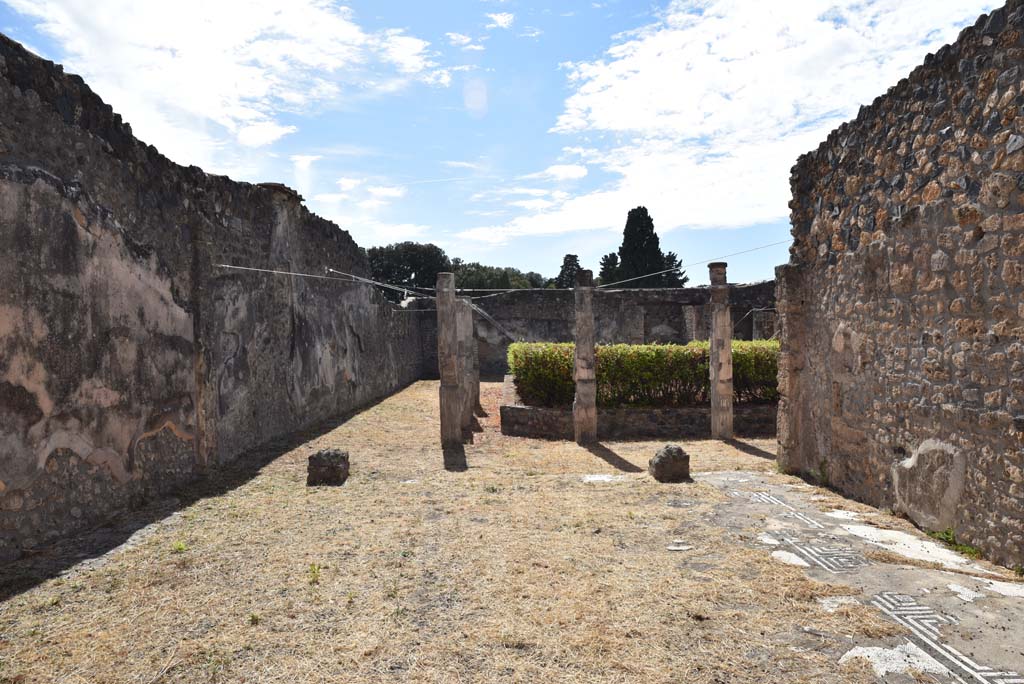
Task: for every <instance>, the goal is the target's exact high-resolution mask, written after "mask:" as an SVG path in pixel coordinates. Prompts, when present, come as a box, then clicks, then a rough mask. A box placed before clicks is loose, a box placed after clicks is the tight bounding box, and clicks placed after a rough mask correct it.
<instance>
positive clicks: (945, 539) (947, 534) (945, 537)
mask: <svg viewBox="0 0 1024 684" xmlns="http://www.w3.org/2000/svg"><path fill="white" fill-rule="evenodd" d="M928 536H929V537H931V538H932V539H936V540H938V541H940V542H942V543H943V544H945V545H946V546H948V547H949V548H951V549H952V550H954V551H956V552H957V553H959V554H962V555H964V556H967V557H968V558H974V559H975V560H977V559H978V558H981V550H980V549H977V548H975V547H973V546H971V545H970V544H961V543H959V542H957V540H956V532H955V531H954V530H953V528H952V527H947V528H946V529H944V530H942V531H941V532H929V533H928Z"/></svg>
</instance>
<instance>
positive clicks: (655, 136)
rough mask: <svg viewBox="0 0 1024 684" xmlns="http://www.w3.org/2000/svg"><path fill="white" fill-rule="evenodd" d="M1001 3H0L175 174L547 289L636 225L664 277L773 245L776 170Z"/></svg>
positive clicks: (777, 226)
mask: <svg viewBox="0 0 1024 684" xmlns="http://www.w3.org/2000/svg"><path fill="white" fill-rule="evenodd" d="M999 4H1001V3H995V2H983V1H978V0H874V1H870V0H855V1H854V0H849V1H845V2H844V1H832V0H821V1H819V0H803V1H787V2H763V1H757V0H691V1H684V0H657V1H654V2H643V1H640V0H606V1H603V2H591V1H580V2H577V1H575V0H565V1H562V2H558V3H540V2H527V1H525V0H451V1H449V0H446V1H445V2H421V1H412V0H373V1H372V2H371V1H369V0H365V1H364V0H354V1H352V2H348V3H344V4H342V3H338V2H332V1H328V0H290V1H289V2H287V3H282V2H279V1H277V0H273V1H272V0H247V1H245V2H243V1H242V0H217V1H216V2H210V1H208V0H207V1H205V2H200V1H199V0H181V1H180V2H175V3H157V2H138V1H132V0H0V30H2V31H3V32H4V33H6V34H7V35H9V36H11V37H12V38H14V39H16V40H19V41H21V42H23V43H25V44H26V45H27V46H28V47H29V48H30V49H32V50H34V51H36V52H38V53H39V54H41V55H43V56H45V57H47V58H48V59H52V60H54V61H57V62H61V63H63V64H64V65H65V67H66V68H67V70H68V71H71V72H73V73H78V74H81V75H82V76H83V77H84V78H85V79H86V81H87V82H88V83H89V84H90V85H91V86H92V87H93V89H94V90H95V91H96V92H97V93H99V94H100V96H101V97H103V98H104V99H105V100H106V101H107V102H109V103H110V104H111V105H112V106H113V107H114V108H115V110H117V111H118V112H120V113H121V114H122V115H123V116H124V117H125V118H126V119H127V120H128V121H129V122H130V123H131V124H132V126H133V129H134V131H135V133H136V135H137V136H139V137H140V138H141V139H143V140H145V141H146V142H149V143H152V144H154V145H156V147H157V148H159V149H160V150H161V151H162V152H163V153H164V154H166V155H168V156H169V157H171V158H172V159H174V160H175V161H177V162H179V163H182V164H196V165H198V166H201V167H202V168H204V169H205V170H206V171H208V172H211V173H223V174H227V175H230V176H232V177H233V178H236V179H239V180H247V181H253V182H259V181H277V182H284V183H286V184H288V185H290V186H292V187H296V188H297V189H298V190H299V191H300V192H301V193H302V194H303V196H304V197H305V198H306V203H307V205H308V206H309V207H310V209H312V210H313V211H315V212H316V213H318V214H320V215H322V216H325V217H327V218H329V219H332V220H334V221H335V222H337V223H338V224H339V225H341V226H342V227H343V228H345V229H346V230H349V231H350V232H351V233H352V234H353V237H355V239H356V240H357V241H358V242H359V243H360V244H361V245H363V246H372V245H377V244H387V243H389V242H394V241H398V240H416V241H422V242H434V243H436V244H439V245H441V246H442V247H444V248H445V250H447V252H448V253H449V254H450V255H451V256H459V257H462V258H463V259H467V260H476V261H482V262H484V263H489V264H493V265H502V266H504V265H511V266H516V267H517V268H520V269H522V270H532V271H539V272H541V273H544V274H545V275H554V274H555V273H556V272H557V270H558V266H559V264H560V263H561V260H562V256H563V255H564V254H566V253H575V254H578V255H579V256H580V258H581V260H582V262H583V263H584V265H585V266H588V267H591V268H594V269H595V270H596V269H597V262H598V259H599V258H600V256H601V255H602V254H605V253H607V252H611V251H615V249H617V247H618V245H619V242H620V240H621V232H622V227H623V224H624V223H625V218H626V214H627V212H628V211H629V209H631V208H632V207H634V206H637V205H645V206H647V207H648V209H649V210H650V212H651V215H652V216H653V218H654V222H655V227H656V228H657V230H658V233H659V234H660V235H661V239H662V245H663V248H664V249H666V250H673V251H675V252H677V253H678V254H679V255H680V257H681V259H682V260H683V262H684V263H691V262H699V261H703V260H706V259H711V258H715V257H719V256H721V255H725V254H729V253H732V252H738V251H741V250H745V249H751V248H754V247H758V246H760V245H764V244H767V243H773V242H779V241H784V240H786V239H787V238H788V237H789V226H788V219H787V217H788V208H787V202H788V200H789V187H788V183H789V169H790V167H791V166H792V164H793V163H794V162H795V160H796V157H797V156H798V155H799V154H801V153H803V152H806V151H809V150H811V149H813V148H814V147H816V146H817V144H818V143H819V142H820V141H821V140H823V139H824V138H825V136H826V135H827V134H828V132H829V131H830V130H831V129H833V128H835V127H836V126H837V125H839V124H840V123H842V122H843V121H845V120H847V119H849V118H852V117H853V116H855V115H856V112H857V109H858V107H859V106H860V105H861V104H865V103H868V102H870V101H871V100H872V99H873V98H874V97H875V96H876V95H879V94H881V93H883V92H884V91H885V90H886V88H888V87H889V86H890V85H892V84H894V83H896V81H898V80H899V79H900V78H902V77H903V76H905V75H906V74H907V73H908V72H909V71H910V70H911V69H912V68H913V67H914V66H916V65H917V64H919V63H920V62H921V61H922V60H923V58H924V55H925V54H926V53H928V52H933V51H935V50H936V49H938V47H941V45H943V44H944V43H947V42H950V41H952V40H954V39H955V38H956V35H957V33H958V32H959V30H960V29H961V28H962V27H963V26H966V25H968V24H972V23H973V22H974V20H975V19H976V17H977V16H978V15H979V14H981V13H983V12H986V11H990V10H991V9H993V8H994V7H996V6H998V5H999ZM787 258H788V253H787V246H786V245H779V246H776V247H772V248H769V249H764V250H761V251H756V252H752V253H750V254H746V255H742V256H737V257H731V258H729V259H728V261H729V263H730V280H732V281H735V282H743V281H752V280H760V279H765V278H770V277H772V276H773V269H774V266H775V265H777V264H780V263H783V262H785V261H786V260H787ZM325 266H330V264H325ZM688 272H689V275H690V276H691V279H692V282H694V283H703V282H707V269H706V267H704V266H702V265H701V266H695V267H692V268H690V269H689V271H688Z"/></svg>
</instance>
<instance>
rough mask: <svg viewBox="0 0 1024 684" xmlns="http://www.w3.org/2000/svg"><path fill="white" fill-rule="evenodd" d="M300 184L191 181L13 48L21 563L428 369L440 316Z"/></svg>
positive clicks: (6, 158)
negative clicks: (385, 282) (382, 283)
mask: <svg viewBox="0 0 1024 684" xmlns="http://www.w3.org/2000/svg"><path fill="white" fill-rule="evenodd" d="M220 263H230V264H237V265H243V266H249V267H257V268H270V269H278V270H288V271H296V272H303V273H315V274H322V273H323V272H324V265H325V264H326V263H330V264H331V265H332V266H333V267H335V268H338V269H340V270H345V271H347V272H351V273H357V274H365V273H367V272H368V268H367V264H366V263H365V259H364V257H363V256H362V254H361V253H360V251H359V249H358V247H357V246H356V244H355V243H354V242H353V241H352V239H351V238H350V237H349V235H348V233H346V232H344V231H341V230H339V229H338V228H337V226H334V225H333V224H330V223H328V222H326V221H324V220H322V219H320V218H318V217H316V216H313V215H312V214H310V213H309V212H308V211H306V209H305V208H303V207H302V205H301V202H300V199H299V198H298V196H297V195H295V194H294V193H293V192H291V191H289V190H287V189H286V188H283V187H282V186H254V185H249V184H246V183H236V182H232V181H231V180H229V179H227V178H224V177H218V176H209V175H206V174H204V173H203V172H202V171H201V170H200V169H198V168H195V167H190V168H183V167H180V166H177V165H175V164H173V163H171V162H170V161H168V160H167V159H166V158H164V157H163V156H161V155H160V154H159V153H158V152H157V151H156V149H154V148H153V147H151V146H147V145H145V144H143V143H141V142H139V141H138V140H136V139H135V138H134V137H133V136H132V133H131V129H130V127H129V126H128V125H127V124H125V123H123V122H122V121H121V119H120V117H119V116H118V115H117V114H115V113H114V112H113V111H112V110H111V108H110V107H109V106H108V105H105V104H104V103H103V102H102V101H101V100H100V99H99V98H98V97H97V96H96V95H95V94H93V93H92V91H91V90H90V89H89V88H88V86H86V85H85V84H84V83H83V82H82V80H81V79H79V78H77V77H75V76H67V75H65V74H64V73H63V72H62V70H61V69H60V67H58V66H55V65H53V64H51V63H50V62H46V61H44V60H41V59H39V58H37V57H35V56H33V55H31V54H30V53H28V52H26V51H25V50H23V49H22V48H21V46H19V45H18V44H16V43H14V42H12V41H10V40H8V39H6V38H5V37H3V36H0V558H3V557H10V556H13V555H16V554H17V553H18V551H19V549H22V548H25V547H31V546H35V545H38V544H42V543H45V542H48V541H50V540H52V539H54V538H56V537H59V536H61V535H65V534H68V533H71V532H73V531H75V530H77V529H81V528H83V527H85V526H87V525H90V524H94V523H95V522H96V521H99V520H102V519H103V518H104V517H106V516H108V515H109V514H111V513H112V512H114V511H116V510H118V509H121V508H124V507H126V506H129V505H132V504H134V503H137V502H139V501H141V500H144V499H145V498H148V497H151V496H154V495H157V494H160V493H161V492H164V491H166V490H168V489H170V488H173V487H175V486H178V485H180V484H182V483H184V482H187V481H188V480H190V479H192V478H194V477H196V476H197V475H199V474H201V473H202V472H203V470H204V469H205V468H207V467H208V466H212V465H215V464H218V463H223V462H225V461H229V460H231V459H233V458H235V457H237V456H239V455H240V454H242V453H244V452H245V450H246V449H248V448H250V447H252V446H255V445H257V444H260V443H262V442H266V441H267V440H269V439H271V438H274V437H276V436H279V435H282V434H284V433H287V432H291V431H294V430H297V429H301V428H304V427H307V426H310V425H312V424H314V423H316V422H318V421H320V420H323V419H325V418H328V417H330V416H334V415H338V414H341V413H344V412H346V411H349V410H351V409H353V408H356V407H358V406H360V405H363V404H366V403H367V402H371V401H373V400H375V399H378V398H380V397H383V396H386V395H387V394H389V393H391V392H393V391H394V390H395V389H397V388H399V387H401V386H403V385H405V384H407V383H409V382H411V381H413V380H415V379H417V378H419V377H420V375H421V374H422V372H423V370H424V366H425V365H427V366H428V365H429V363H430V359H429V358H428V356H427V354H428V352H425V351H424V340H423V336H422V335H421V331H420V325H419V323H420V321H421V320H423V319H424V318H429V317H430V316H432V315H433V314H431V313H427V312H424V313H408V312H395V311H392V307H391V306H390V305H389V304H387V303H386V302H385V301H384V300H383V298H381V297H380V295H379V294H378V293H376V292H375V291H373V289H372V288H370V287H367V286H365V285H356V284H351V283H343V282H340V281H336V280H315V279H305V278H294V277H289V276H277V275H269V274H262V273H251V272H241V271H232V270H225V269H221V268H218V267H217V264H220Z"/></svg>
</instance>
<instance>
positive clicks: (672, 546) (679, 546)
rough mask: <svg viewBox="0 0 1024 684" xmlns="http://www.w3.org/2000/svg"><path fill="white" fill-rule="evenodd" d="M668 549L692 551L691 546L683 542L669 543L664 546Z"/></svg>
mask: <svg viewBox="0 0 1024 684" xmlns="http://www.w3.org/2000/svg"><path fill="white" fill-rule="evenodd" d="M665 548H666V549H667V550H668V551H692V550H693V547H692V546H686V545H685V544H670V545H669V546H666V547H665Z"/></svg>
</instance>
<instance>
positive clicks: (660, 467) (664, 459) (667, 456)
mask: <svg viewBox="0 0 1024 684" xmlns="http://www.w3.org/2000/svg"><path fill="white" fill-rule="evenodd" d="M647 471H648V472H649V473H650V474H651V477H653V478H654V479H655V480H657V481H658V482H688V481H689V480H690V455H689V454H687V453H686V452H685V451H683V449H682V447H679V446H676V445H675V444H668V445H666V446H663V447H662V448H661V449H658V453H656V454H655V455H654V458H652V459H651V460H650V462H648V464H647Z"/></svg>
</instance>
